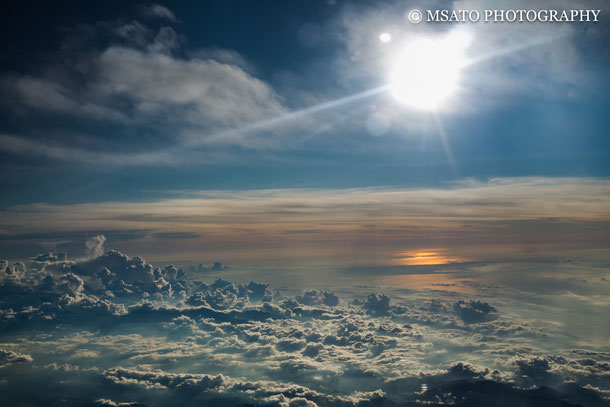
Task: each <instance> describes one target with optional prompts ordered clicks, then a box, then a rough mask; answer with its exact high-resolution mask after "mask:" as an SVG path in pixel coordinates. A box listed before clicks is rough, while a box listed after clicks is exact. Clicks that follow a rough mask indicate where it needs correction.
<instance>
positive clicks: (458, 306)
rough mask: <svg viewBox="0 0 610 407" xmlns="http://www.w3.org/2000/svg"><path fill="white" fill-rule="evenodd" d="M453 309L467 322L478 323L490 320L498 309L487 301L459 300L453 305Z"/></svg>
mask: <svg viewBox="0 0 610 407" xmlns="http://www.w3.org/2000/svg"><path fill="white" fill-rule="evenodd" d="M453 309H454V310H455V312H456V313H457V314H458V315H459V316H460V318H461V319H462V321H464V322H466V323H477V322H483V321H489V320H491V319H493V318H494V317H495V315H496V312H497V309H495V308H494V307H492V306H491V305H489V304H488V303H486V302H481V301H473V300H471V301H468V302H465V301H464V300H459V301H458V302H456V303H455V304H454V305H453Z"/></svg>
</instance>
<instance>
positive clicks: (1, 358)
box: [0, 349, 34, 369]
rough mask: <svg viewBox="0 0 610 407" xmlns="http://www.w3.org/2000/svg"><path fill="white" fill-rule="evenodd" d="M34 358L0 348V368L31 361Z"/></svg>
mask: <svg viewBox="0 0 610 407" xmlns="http://www.w3.org/2000/svg"><path fill="white" fill-rule="evenodd" d="M33 360H34V359H32V357H31V356H30V355H26V354H21V353H17V352H13V351H10V350H6V349H0V369H2V368H6V367H9V366H13V365H18V364H21V363H26V362H32V361H33Z"/></svg>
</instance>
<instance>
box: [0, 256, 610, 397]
mask: <svg viewBox="0 0 610 407" xmlns="http://www.w3.org/2000/svg"><path fill="white" fill-rule="evenodd" d="M35 258H36V259H37V261H34V262H33V263H32V264H35V263H36V264H38V263H41V262H43V263H44V267H40V266H36V267H29V266H28V265H26V264H23V263H16V264H15V263H13V264H10V263H8V262H6V261H3V262H2V263H1V264H0V266H1V267H0V293H1V294H2V301H1V302H0V328H1V330H0V332H2V334H1V335H0V337H1V338H0V339H2V343H3V345H2V348H3V349H4V350H2V351H0V360H1V363H0V369H4V368H6V369H9V368H10V369H11V374H10V375H9V374H5V373H3V372H0V388H1V389H2V390H3V393H5V390H4V388H2V387H1V386H8V387H6V393H7V394H8V397H9V398H8V400H11V401H12V402H14V403H16V402H17V401H19V402H25V401H28V400H29V403H30V404H32V405H48V404H49V400H51V399H53V398H55V397H68V398H70V399H73V400H77V399H78V400H81V401H82V403H83V404H85V405H95V404H96V403H97V405H100V406H102V405H103V406H115V405H118V406H121V405H148V406H157V405H164V404H166V403H167V402H168V400H171V402H172V403H174V404H175V403H179V404H180V403H182V404H184V403H193V402H197V403H202V404H205V403H212V402H214V403H216V404H219V405H276V406H278V407H279V406H285V405H311V406H314V405H317V406H319V407H322V406H345V407H348V406H349V407H354V406H360V407H362V406H366V405H371V406H373V405H380V404H381V405H388V404H389V405H391V404H392V403H396V402H401V403H414V402H416V401H417V400H420V401H425V402H428V403H429V404H430V403H431V404H432V405H434V403H441V402H443V403H450V402H457V401H459V400H467V401H468V403H470V402H471V401H472V400H475V399H477V398H480V399H482V400H486V403H488V404H489V405H493V396H492V395H493V394H497V393H494V392H497V391H501V392H502V394H506V397H508V398H509V399H511V400H513V401H514V402H515V403H517V404H518V403H527V402H529V401H531V400H538V402H539V403H542V404H544V403H550V402H555V401H556V400H567V401H569V402H571V403H580V404H581V405H584V406H597V405H603V404H599V403H601V401H600V400H602V398H601V397H602V396H601V395H603V394H605V393H604V391H607V390H608V386H607V385H608V377H610V376H609V375H610V367H609V366H610V365H609V362H610V356H609V355H608V354H606V353H604V352H596V351H593V350H586V349H574V350H572V351H569V352H566V351H562V350H554V351H550V349H548V348H547V352H543V351H542V348H544V347H545V346H549V345H548V344H552V343H553V342H554V341H560V340H564V339H561V338H562V337H561V336H557V334H556V333H553V332H552V331H547V332H545V333H544V334H545V335H547V336H546V337H544V338H541V336H539V335H538V334H537V333H536V332H535V330H528V329H529V328H528V327H529V323H528V322H527V321H525V320H521V319H518V318H516V317H515V316H511V315H504V314H503V313H500V312H497V311H495V307H494V306H491V305H489V304H487V303H486V302H483V301H481V300H479V299H476V298H472V297H468V296H465V295H463V294H459V293H451V292H448V291H445V292H435V291H427V292H426V291H423V292H417V291H409V290H403V291H400V290H391V289H387V290H386V291H384V292H381V291H377V292H376V293H369V294H368V295H367V292H368V290H370V287H363V288H360V289H358V288H355V287H352V288H350V289H349V290H348V289H346V288H344V289H343V290H342V293H341V295H337V294H334V293H329V292H328V291H321V290H311V289H310V290H305V291H300V292H299V291H297V290H294V288H291V289H286V288H282V289H280V290H277V292H276V293H275V295H272V290H271V287H270V285H268V284H265V283H260V282H255V281H251V282H249V283H236V282H232V281H229V280H226V279H216V280H215V281H208V282H202V281H196V280H189V279H188V278H187V277H186V276H185V274H184V273H183V272H182V270H180V269H179V268H177V267H174V266H171V265H170V266H165V267H155V266H153V265H151V264H149V263H147V262H146V261H145V260H144V259H142V258H140V257H137V256H136V257H129V256H127V255H125V254H123V253H120V252H117V251H112V250H110V251H107V252H105V253H103V254H102V255H101V256H98V257H96V258H93V259H80V260H70V259H69V258H65V257H64V256H63V255H59V256H58V255H55V254H48V255H40V256H36V257H35ZM363 290H365V291H363ZM288 292H294V293H296V294H294V295H289V294H288ZM447 295H449V296H457V298H455V299H454V300H453V301H451V302H448V301H447V299H446V296H447ZM354 299H356V300H354ZM456 300H457V301H456ZM498 301H499V300H498ZM32 332H36V335H30V333H32ZM549 338H552V340H549ZM456 361H460V362H456ZM28 362H35V363H28ZM32 377H34V378H36V379H37V380H40V382H41V383H47V384H48V388H47V387H45V388H44V389H45V391H42V389H41V394H43V395H44V396H41V397H40V398H38V399H32V398H31V395H29V394H26V393H24V392H22V391H21V390H19V389H21V388H23V386H21V383H28V382H31V380H32ZM43 378H44V380H43ZM77 378H78V380H77ZM75 380H77V381H78V383H80V385H79V386H73V385H72V384H73V383H75ZM45 386H46V384H45ZM532 386H533V387H532ZM539 386H549V387H550V388H552V390H551V389H549V390H545V391H541V390H538V387H539ZM585 386H589V387H585ZM14 403H13V404H14ZM87 403H88V404H87ZM466 405H467V404H466Z"/></svg>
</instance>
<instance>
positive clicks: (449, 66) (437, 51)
mask: <svg viewBox="0 0 610 407" xmlns="http://www.w3.org/2000/svg"><path fill="white" fill-rule="evenodd" d="M469 43H470V38H469V36H468V35H465V34H463V33H460V34H457V33H451V34H448V35H446V36H444V37H441V38H432V37H430V38H426V37H419V38H414V39H411V40H410V41H407V42H406V43H405V44H403V47H402V49H401V50H400V52H399V53H398V55H397V56H396V59H395V60H394V61H393V64H392V68H391V71H390V77H389V91H390V93H391V94H392V96H393V97H394V98H395V99H396V100H397V101H399V102H400V103H402V104H404V105H405V106H407V107H410V108H413V109H420V110H438V109H439V108H440V107H442V106H443V104H444V103H445V102H446V101H447V100H448V99H449V97H450V96H452V95H453V94H454V93H455V92H456V91H457V90H458V89H459V82H460V75H461V71H462V69H463V68H464V67H465V66H466V64H467V61H466V58H465V55H464V50H465V49H466V48H467V46H468V44H469Z"/></svg>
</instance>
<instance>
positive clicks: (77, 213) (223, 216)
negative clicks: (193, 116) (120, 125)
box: [0, 177, 610, 264]
mask: <svg viewBox="0 0 610 407" xmlns="http://www.w3.org/2000/svg"><path fill="white" fill-rule="evenodd" d="M609 195H610V184H609V183H608V181H604V180H599V179H588V178H534V177H532V178H499V179H492V180H490V181H488V182H481V181H474V180H463V181H461V182H457V183H454V184H451V185H448V186H447V187H445V188H419V189H418V188H414V189H399V188H363V189H342V190H322V189H312V190H306V189H302V190H298V189H286V190H259V191H205V192H183V193H177V195H176V196H175V197H173V198H164V199H159V200H154V201H150V202H103V203H82V204H71V205H51V204H42V203H40V204H28V205H19V206H14V207H11V208H7V209H5V210H3V211H2V212H0V218H1V219H2V223H3V225H4V233H5V234H6V235H10V236H14V237H18V236H19V235H22V234H27V233H34V232H35V233H43V232H44V233H53V232H56V233H66V232H70V231H72V232H75V231H81V232H82V231H90V232H91V233H96V232H95V231H96V230H109V229H110V230H115V231H120V230H149V231H151V232H150V233H151V234H149V235H144V237H141V238H138V239H136V241H139V242H140V243H139V244H140V246H138V247H139V248H140V250H146V249H143V246H142V245H144V246H146V241H147V240H146V239H147V237H146V236H151V237H155V238H166V240H168V241H171V240H174V241H176V243H174V245H175V247H174V246H172V243H171V242H168V246H164V247H165V249H167V250H170V247H174V248H175V249H177V248H179V249H180V250H185V251H190V252H191V253H195V252H197V251H198V250H212V249H213V248H217V249H222V250H229V251H230V250H235V251H238V252H239V251H240V249H241V250H244V252H242V253H240V254H239V256H240V257H242V259H245V258H247V257H248V255H252V256H255V257H256V256H260V255H262V254H263V253H267V254H268V255H269V256H272V257H275V258H276V259H278V258H282V257H287V258H290V256H294V255H295V253H298V252H302V251H301V250H299V249H298V248H299V247H302V245H306V247H309V248H310V249H311V251H310V252H309V253H308V254H307V255H308V256H314V257H315V256H316V255H319V254H321V253H324V254H325V256H326V257H332V256H333V255H336V254H337V253H338V252H341V253H342V254H346V253H348V252H349V251H350V250H352V251H353V249H351V248H353V247H365V248H366V247H368V248H370V247H371V245H374V246H375V247H377V248H378V251H379V254H380V255H381V256H382V259H381V260H380V261H381V263H383V264H396V261H397V260H396V259H397V258H398V259H401V258H402V259H404V261H403V263H404V264H409V259H410V258H411V259H412V256H404V254H405V252H409V253H417V252H418V251H419V252H422V253H430V252H435V250H437V251H438V250H441V251H442V258H443V259H459V260H457V261H460V262H461V261H465V260H466V259H468V260H484V259H487V260H489V259H490V258H498V256H500V257H501V258H504V257H506V258H514V257H516V256H517V257H518V256H520V255H525V252H523V250H522V248H523V245H524V244H527V247H528V253H529V254H527V256H534V257H536V256H538V257H540V256H544V255H547V254H548V253H551V252H553V250H555V251H556V250H558V249H561V250H562V251H565V253H566V255H567V253H569V252H570V251H576V252H578V251H582V252H581V255H585V254H584V253H585V252H587V251H590V252H591V253H594V252H596V251H597V252H599V251H600V250H601V249H602V248H603V242H604V241H606V240H607V238H608V235H607V228H606V226H605V225H607V224H608V222H609V221H610V219H609V218H608V213H610V211H609V208H608V196H609ZM176 238H180V239H176ZM142 239H144V240H142ZM134 242H135V241H134ZM280 242H282V243H281V244H280ZM125 244H129V242H125ZM134 244H135V243H134ZM153 246H155V248H153ZM156 246H158V245H156V244H155V243H154V242H153V241H150V242H149V243H148V247H149V249H150V250H151V251H153V252H156V253H155V254H152V255H153V258H157V257H155V256H156V255H161V253H160V252H159V250H161V251H163V248H160V247H156ZM482 247H485V248H486V250H482V249H481V248H482ZM255 249H259V252H258V253H253V252H252V250H255ZM260 249H268V250H265V251H260ZM602 251H603V250H602ZM248 253H249V254H248ZM591 253H589V255H590V254H591ZM146 254H148V253H146ZM210 254H213V253H210ZM301 254H304V253H301ZM370 254H371V253H370V252H369V251H367V250H364V251H362V252H361V253H353V254H352V255H349V256H347V258H349V259H351V260H353V261H354V262H355V263H359V262H360V261H365V260H366V258H367V256H370ZM448 262H451V261H449V260H447V261H440V263H441V264H442V263H448Z"/></svg>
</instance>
